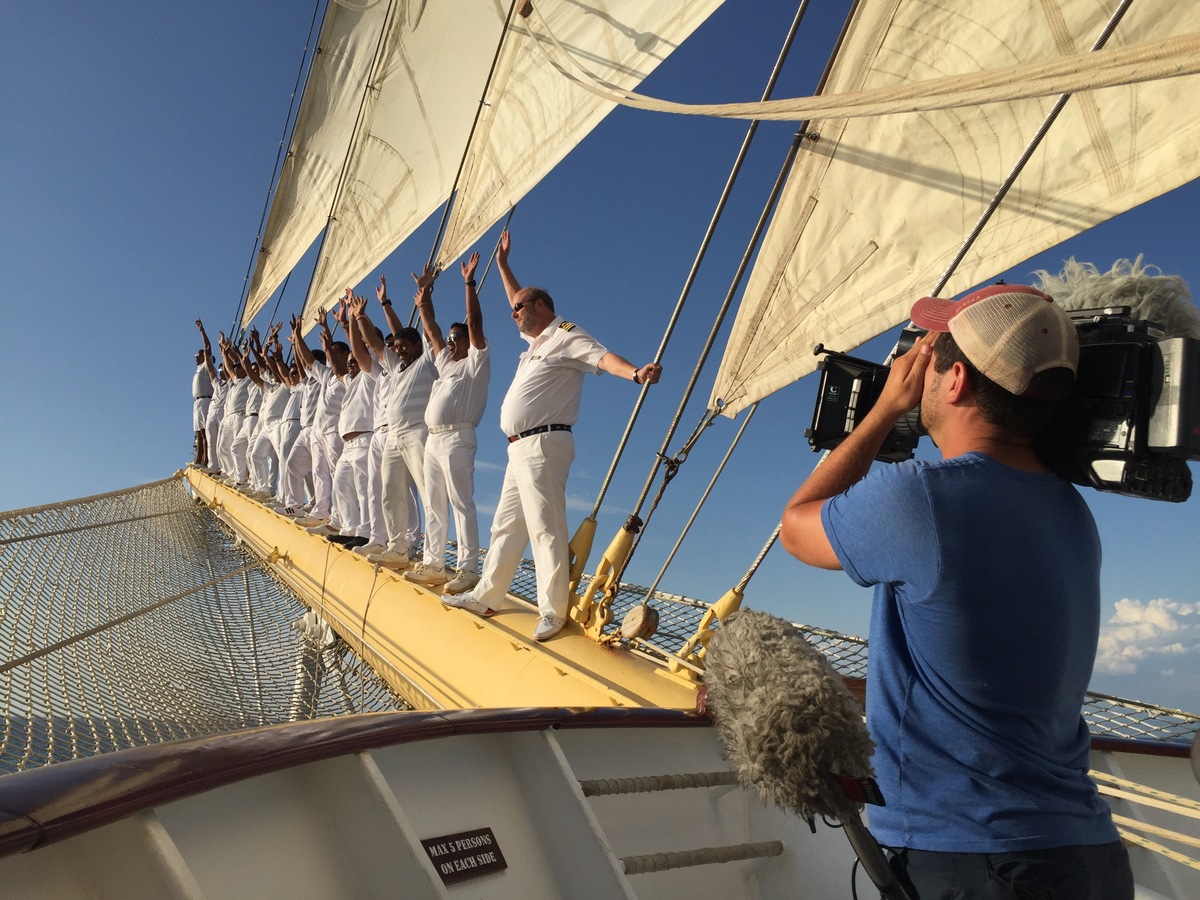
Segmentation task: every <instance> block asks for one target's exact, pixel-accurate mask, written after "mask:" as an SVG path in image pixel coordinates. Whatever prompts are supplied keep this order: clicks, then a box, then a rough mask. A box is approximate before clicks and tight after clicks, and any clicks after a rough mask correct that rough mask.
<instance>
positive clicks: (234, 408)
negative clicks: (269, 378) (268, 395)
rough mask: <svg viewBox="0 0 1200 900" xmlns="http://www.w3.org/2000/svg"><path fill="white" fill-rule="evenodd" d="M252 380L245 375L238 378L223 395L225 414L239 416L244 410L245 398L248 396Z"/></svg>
mask: <svg viewBox="0 0 1200 900" xmlns="http://www.w3.org/2000/svg"><path fill="white" fill-rule="evenodd" d="M251 384H253V382H252V381H251V380H250V379H249V378H246V377H244V376H243V377H242V378H239V379H238V380H237V381H235V382H234V383H233V386H232V387H231V388H230V389H229V393H228V394H227V395H226V396H225V415H227V416H229V415H234V416H241V415H244V414H245V412H246V400H247V398H248V397H249V396H250V385H251Z"/></svg>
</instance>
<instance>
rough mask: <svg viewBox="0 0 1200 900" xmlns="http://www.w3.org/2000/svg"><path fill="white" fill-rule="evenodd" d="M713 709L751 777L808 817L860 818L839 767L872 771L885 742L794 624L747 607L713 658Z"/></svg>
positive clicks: (728, 626) (857, 774)
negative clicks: (870, 732) (871, 731)
mask: <svg viewBox="0 0 1200 900" xmlns="http://www.w3.org/2000/svg"><path fill="white" fill-rule="evenodd" d="M704 664H705V683H706V685H707V688H708V696H707V712H708V714H709V715H710V716H711V717H712V719H713V721H714V723H715V724H716V728H717V731H718V733H719V734H720V735H721V740H722V742H723V743H724V745H725V752H726V756H727V757H728V759H729V760H730V762H731V763H733V766H734V768H736V770H737V772H738V777H739V778H740V779H741V781H742V783H743V784H745V785H747V786H751V785H753V786H754V787H755V788H756V789H757V790H758V793H759V795H760V796H761V797H762V798H763V799H764V800H769V801H771V802H774V803H776V804H778V805H779V806H781V807H783V808H785V809H792V810H795V811H796V812H797V813H798V814H799V815H800V816H802V817H804V818H806V819H811V818H812V817H814V816H831V817H836V818H838V819H846V818H848V817H851V816H853V817H855V818H857V813H858V809H859V804H858V803H857V802H856V801H855V800H852V799H851V798H850V797H848V796H847V795H846V793H845V791H844V790H843V788H842V786H841V784H840V783H839V781H838V780H837V778H836V777H835V776H836V775H842V776H850V777H851V778H854V779H864V778H869V777H870V776H871V774H872V771H871V763H870V759H871V753H872V752H873V750H874V747H875V745H874V744H873V743H872V742H871V739H870V738H869V737H868V736H867V729H866V726H865V725H864V724H863V720H862V710H861V708H860V707H859V705H858V701H856V700H855V699H854V696H853V694H851V693H850V690H849V688H847V687H846V685H845V682H844V681H843V680H842V677H841V676H840V675H838V674H837V672H835V671H834V669H833V666H831V665H830V664H829V661H828V660H827V659H826V658H825V657H824V656H823V655H822V654H821V652H820V651H818V650H817V649H816V648H814V647H813V646H811V645H810V644H809V643H808V641H806V640H805V639H804V636H803V635H802V634H801V633H800V631H799V629H797V628H796V627H795V626H794V625H792V624H790V623H789V622H786V621H784V620H783V619H780V618H778V617H776V616H772V615H769V614H768V613H763V612H757V611H755V610H749V609H744V610H741V611H739V612H737V613H735V614H733V615H731V616H730V617H729V618H728V620H727V621H725V622H724V623H722V626H721V627H720V628H719V629H717V631H716V633H715V634H714V635H713V639H712V642H711V644H710V645H709V648H708V652H707V653H706V654H705V658H704Z"/></svg>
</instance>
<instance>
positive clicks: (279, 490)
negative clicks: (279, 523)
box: [272, 419, 300, 506]
mask: <svg viewBox="0 0 1200 900" xmlns="http://www.w3.org/2000/svg"><path fill="white" fill-rule="evenodd" d="M274 432H275V433H274V441H273V442H272V446H273V447H274V448H275V458H276V460H277V461H278V466H279V468H278V476H277V477H278V484H277V485H276V487H275V499H276V500H278V501H279V502H280V503H283V502H284V495H285V494H286V491H285V490H284V482H285V481H286V480H287V478H286V475H287V460H288V457H289V456H291V455H292V448H293V447H294V446H296V441H297V440H299V438H300V420H299V419H284V420H283V421H282V422H280V423H278V424H277V425H276V426H275V428H274ZM293 505H296V506H298V505H299V504H293Z"/></svg>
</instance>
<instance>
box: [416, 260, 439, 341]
mask: <svg viewBox="0 0 1200 900" xmlns="http://www.w3.org/2000/svg"><path fill="white" fill-rule="evenodd" d="M412 277H413V281H415V282H416V283H417V293H416V294H414V295H413V303H414V304H415V305H416V307H417V313H418V314H419V315H420V316H421V327H422V328H423V329H424V330H425V340H427V341H428V342H429V346H430V347H432V348H433V355H434V356H437V355H438V354H439V353H441V352H442V348H443V347H445V346H446V341H445V339H444V338H443V337H442V329H441V326H440V325H438V323H437V317H436V316H435V315H434V312H433V283H434V282H435V281H437V277H438V273H437V272H435V271H434V270H433V268H432V267H431V266H426V267H425V270H424V272H422V273H421V274H420V275H417V274H416V273H415V272H413V273H412Z"/></svg>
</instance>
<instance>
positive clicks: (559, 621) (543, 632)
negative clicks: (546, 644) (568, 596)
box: [533, 616, 567, 641]
mask: <svg viewBox="0 0 1200 900" xmlns="http://www.w3.org/2000/svg"><path fill="white" fill-rule="evenodd" d="M566 624H567V620H566V619H564V618H563V617H562V616H542V617H541V618H540V619H538V623H537V627H536V628H535V629H533V639H534V640H535V641H548V640H550V638H552V637H554V636H555V635H556V634H558V633H559V632H560V631H562V630H563V628H564V627H566Z"/></svg>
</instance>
